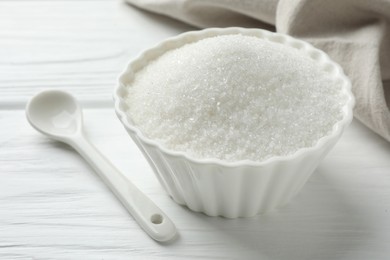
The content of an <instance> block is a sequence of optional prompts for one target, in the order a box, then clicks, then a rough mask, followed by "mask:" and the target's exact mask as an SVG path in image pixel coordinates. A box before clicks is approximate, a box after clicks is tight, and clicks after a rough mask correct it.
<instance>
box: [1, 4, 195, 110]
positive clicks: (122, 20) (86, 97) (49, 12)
mask: <svg viewBox="0 0 390 260" xmlns="http://www.w3.org/2000/svg"><path fill="white" fill-rule="evenodd" d="M190 29H193V28H192V27H190V26H187V25H184V24H181V23H178V22H175V21H174V20H171V19H169V18H165V17H161V16H158V15H152V14H147V13H144V12H141V11H139V10H137V9H134V8H132V7H131V6H129V5H127V4H125V3H123V2H122V1H119V0H118V1H110V0H107V1H79V2H78V1H5V2H4V1H3V2H2V1H0V91H1V92H0V107H4V108H8V107H18V108H22V107H23V106H24V103H25V102H26V100H27V98H28V97H29V96H31V95H32V94H33V93H35V92H37V91H38V90H41V89H45V88H61V89H67V90H70V91H72V92H73V93H74V94H75V95H76V96H77V97H78V98H79V99H81V100H83V101H84V102H86V103H89V104H90V105H95V106H96V105H101V104H103V105H107V104H108V103H110V102H111V96H112V91H113V87H114V86H115V85H116V78H117V76H118V75H119V73H120V72H121V71H122V70H123V69H124V68H125V65H126V64H127V63H128V62H129V60H130V59H132V58H134V57H135V56H137V55H138V54H139V53H140V52H141V51H142V50H143V49H146V48H149V47H151V46H153V45H155V44H157V43H158V42H159V41H161V40H162V39H165V38H167V37H170V36H173V35H176V34H178V33H181V32H184V31H187V30H190Z"/></svg>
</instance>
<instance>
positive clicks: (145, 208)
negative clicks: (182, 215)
mask: <svg viewBox="0 0 390 260" xmlns="http://www.w3.org/2000/svg"><path fill="white" fill-rule="evenodd" d="M69 144H70V145H72V146H73V147H74V148H75V149H76V150H77V151H78V152H79V153H80V154H81V155H82V156H83V157H84V159H85V160H86V161H87V162H88V163H89V164H90V165H91V166H92V167H93V169H94V170H95V171H96V173H97V174H98V175H99V176H100V178H101V179H102V180H103V181H104V183H105V184H106V185H107V186H108V187H109V188H110V189H111V191H112V192H113V193H114V194H115V195H116V197H117V198H118V199H119V200H120V201H121V202H122V204H123V205H124V206H125V208H126V209H127V210H128V212H129V213H130V214H131V215H132V216H133V217H134V219H135V220H136V221H137V222H138V224H139V225H140V226H141V227H142V228H143V229H144V230H145V232H146V233H147V234H148V235H149V236H150V237H152V238H153V239H154V240H157V241H160V242H163V241H168V240H170V239H172V238H173V237H174V236H175V234H176V227H175V225H174V224H173V222H172V221H171V220H170V219H169V218H168V216H167V215H166V214H165V213H164V212H163V211H162V210H161V209H160V208H158V207H157V206H156V204H154V202H153V201H151V200H150V199H149V198H148V197H147V196H146V195H145V194H144V193H142V192H141V191H140V190H139V189H138V188H137V187H136V186H134V184H133V183H132V182H131V181H130V180H128V179H127V178H126V177H125V176H124V175H123V174H122V173H121V172H119V171H118V170H117V169H116V168H115V167H114V166H113V165H112V164H111V163H110V162H109V161H108V160H107V159H106V158H105V157H104V156H103V155H102V154H101V153H100V152H99V151H98V150H97V149H96V148H95V147H94V146H93V145H92V144H91V143H90V142H89V141H88V139H86V138H85V136H83V135H80V136H78V137H76V138H72V139H71V140H70V142H69Z"/></svg>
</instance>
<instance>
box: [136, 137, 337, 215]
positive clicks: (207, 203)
mask: <svg viewBox="0 0 390 260" xmlns="http://www.w3.org/2000/svg"><path fill="white" fill-rule="evenodd" d="M129 134H130V136H131V137H132V138H133V140H134V141H135V143H136V144H137V145H138V146H139V148H140V149H141V151H142V152H143V154H144V156H145V158H146V159H147V160H148V162H149V164H150V166H151V167H152V169H153V170H154V172H155V174H156V177H157V178H158V180H159V181H160V183H161V185H162V186H163V187H164V188H165V190H166V191H167V192H168V194H169V195H170V196H171V197H172V198H173V199H174V200H175V201H176V202H177V203H179V204H181V205H186V206H187V207H188V208H190V209H191V210H193V211H196V212H203V213H205V214H206V215H209V216H223V217H227V218H237V217H251V216H254V215H257V214H259V213H265V212H268V211H271V210H273V209H275V208H277V207H279V206H282V205H285V204H287V203H288V202H289V201H290V200H291V198H292V197H293V196H295V195H296V194H297V193H298V192H299V190H300V189H301V188H302V186H303V185H304V184H305V183H306V181H307V180H308V178H309V177H310V175H311V174H312V173H313V171H314V169H315V168H316V167H317V166H318V164H319V162H320V161H321V159H322V158H323V157H324V156H325V155H326V153H327V152H328V151H329V150H330V149H331V148H332V147H333V146H334V144H335V143H336V141H337V139H338V138H339V136H335V138H334V140H331V141H329V143H328V144H327V145H324V146H323V147H322V149H318V150H315V151H314V152H312V153H305V154H301V156H297V157H295V158H294V159H292V160H289V161H275V162H273V163H269V164H265V165H261V166H247V165H241V166H237V167H226V166H223V165H218V164H213V163H196V162H192V161H189V160H185V159H183V158H181V157H177V156H172V155H170V154H166V153H164V152H162V151H161V150H160V149H158V148H157V147H155V146H153V145H150V144H147V143H145V142H143V141H142V140H141V139H139V138H138V137H137V136H136V135H134V134H133V133H132V132H130V131H129Z"/></svg>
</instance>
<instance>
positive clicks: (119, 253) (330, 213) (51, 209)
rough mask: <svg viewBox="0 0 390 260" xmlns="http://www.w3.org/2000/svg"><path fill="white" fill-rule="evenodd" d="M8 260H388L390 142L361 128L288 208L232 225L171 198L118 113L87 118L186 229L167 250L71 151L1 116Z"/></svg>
mask: <svg viewBox="0 0 390 260" xmlns="http://www.w3.org/2000/svg"><path fill="white" fill-rule="evenodd" d="M0 122H1V125H2V126H4V125H7V130H4V129H3V130H2V131H1V139H0V140H1V144H0V145H1V149H0V160H1V161H0V174H1V181H0V205H1V207H0V234H1V235H0V258H1V259H28V258H29V257H34V259H129V258H130V259H388V258H389V256H390V248H389V247H388V241H390V240H389V239H390V218H389V217H390V171H389V169H390V160H389V157H390V152H389V148H390V147H389V144H388V143H386V142H385V141H383V140H382V139H380V138H379V137H377V136H376V135H374V134H373V133H371V132H370V131H369V130H367V129H366V128H365V127H364V126H362V125H361V124H360V123H358V122H354V123H353V124H352V126H351V127H350V128H349V129H348V130H347V132H346V134H345V135H344V137H343V138H342V140H341V141H340V142H339V143H338V145H337V146H336V147H335V149H333V150H332V152H331V153H330V154H329V156H327V158H326V159H325V160H324V162H323V163H322V164H321V165H320V167H319V168H318V169H317V170H316V172H315V174H314V175H313V177H312V178H311V179H310V180H309V182H308V183H307V185H306V186H305V188H304V189H303V191H302V192H301V193H300V194H299V195H298V196H297V197H296V198H295V199H294V200H293V202H292V203H291V204H289V205H288V206H286V207H284V208H282V209H279V210H278V211H276V212H273V213H269V214H267V215H263V216H258V217H254V218H249V219H236V220H228V219H224V218H212V217H207V216H205V215H203V214H199V213H193V212H191V211H189V210H188V209H186V208H185V207H182V206H179V205H176V204H175V203H174V202H173V201H172V200H171V199H170V198H169V197H168V195H166V193H165V192H164V191H163V190H162V188H161V187H160V185H159V184H158V182H157V180H156V178H155V177H154V175H153V173H152V172H151V169H150V168H149V167H148V165H147V163H146V161H145V160H144V159H143V157H142V155H141V154H140V152H139V151H138V149H137V148H136V146H135V145H134V144H133V143H132V141H131V140H130V138H129V137H128V136H127V134H126V133H125V131H124V129H123V128H122V126H121V125H120V123H119V121H118V120H117V119H116V116H115V115H114V112H113V111H112V110H110V109H92V110H87V111H86V112H85V125H86V129H87V134H88V135H89V137H90V139H91V140H92V142H93V143H95V144H96V146H97V147H98V148H99V149H100V150H101V151H102V152H103V153H104V154H105V155H106V156H107V157H108V158H109V159H110V160H112V161H113V163H114V164H115V165H116V166H117V167H118V168H119V169H120V170H122V171H123V172H124V173H125V174H126V175H127V176H128V177H129V178H130V179H131V180H132V181H133V182H134V183H135V184H136V185H137V186H138V187H139V188H140V189H141V190H142V191H144V192H145V193H146V194H147V195H148V196H150V197H151V198H152V200H153V201H155V202H156V203H157V204H158V205H159V206H160V207H161V208H162V209H163V210H164V211H165V212H166V213H167V214H168V215H169V216H170V217H171V218H172V220H173V221H174V222H175V223H176V225H177V228H178V230H179V232H180V236H179V238H178V239H177V240H176V241H173V242H172V243H170V244H166V245H164V244H158V243H156V242H154V241H152V240H151V239H150V238H149V237H148V236H147V235H145V234H144V233H143V232H142V231H141V230H140V228H139V227H138V225H137V224H136V223H135V222H134V220H133V219H132V218H131V217H130V216H129V215H128V214H127V212H126V211H125V210H124V209H123V208H122V207H121V205H120V204H119V203H118V202H117V201H116V199H115V198H114V197H113V195H112V194H111V193H110V192H109V191H108V189H107V188H106V187H105V186H104V185H103V184H102V183H101V182H100V180H99V179H98V178H97V177H96V176H95V175H94V173H93V171H92V170H91V169H90V168H89V166H88V165H86V163H85V162H84V161H83V160H82V159H81V158H80V157H79V156H78V155H77V154H76V153H75V152H74V151H73V150H72V149H71V148H69V147H67V146H66V145H62V144H59V143H56V142H54V141H50V140H48V139H47V138H46V137H44V136H42V135H40V134H38V133H36V132H35V131H34V130H33V129H31V128H30V127H29V126H28V125H27V122H26V120H25V118H24V112H23V111H17V110H15V111H3V112H1V113H0Z"/></svg>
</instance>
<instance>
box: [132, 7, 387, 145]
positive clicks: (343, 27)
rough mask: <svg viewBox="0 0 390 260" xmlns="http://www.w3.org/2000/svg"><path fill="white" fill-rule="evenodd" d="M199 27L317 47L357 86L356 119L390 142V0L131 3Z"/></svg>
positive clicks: (353, 87) (355, 87)
mask: <svg viewBox="0 0 390 260" xmlns="http://www.w3.org/2000/svg"><path fill="white" fill-rule="evenodd" d="M126 1H127V2H128V3H130V4H132V5H134V6H137V7H139V8H142V9H145V10H149V11H152V12H156V13H160V14H164V15H167V16H170V17H173V18H175V19H178V20H181V21H183V22H186V23H189V24H192V25H195V26H197V27H201V28H204V27H228V26H241V27H255V28H265V29H269V30H275V29H276V31H277V32H281V33H286V34H289V35H292V36H294V37H297V38H301V39H304V40H306V41H308V42H310V43H312V44H313V45H314V46H316V47H317V48H320V49H322V50H324V51H325V52H327V53H328V54H329V55H330V56H331V58H332V59H333V60H335V61H336V62H338V63H339V64H341V66H342V67H343V68H344V70H345V72H346V74H347V75H348V76H349V77H350V79H351V81H352V85H353V86H352V89H353V93H354V95H355V97H356V107H355V110H354V115H355V117H356V118H358V119H359V120H360V121H362V122H363V123H364V124H365V125H367V126H368V127H369V128H371V129H372V130H373V131H375V132H376V133H378V134H379V135H381V136H382V137H384V138H385V139H386V140H388V141H390V112H389V107H390V0H241V1H239V0H214V1H213V0H208V1H207V0H126Z"/></svg>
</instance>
